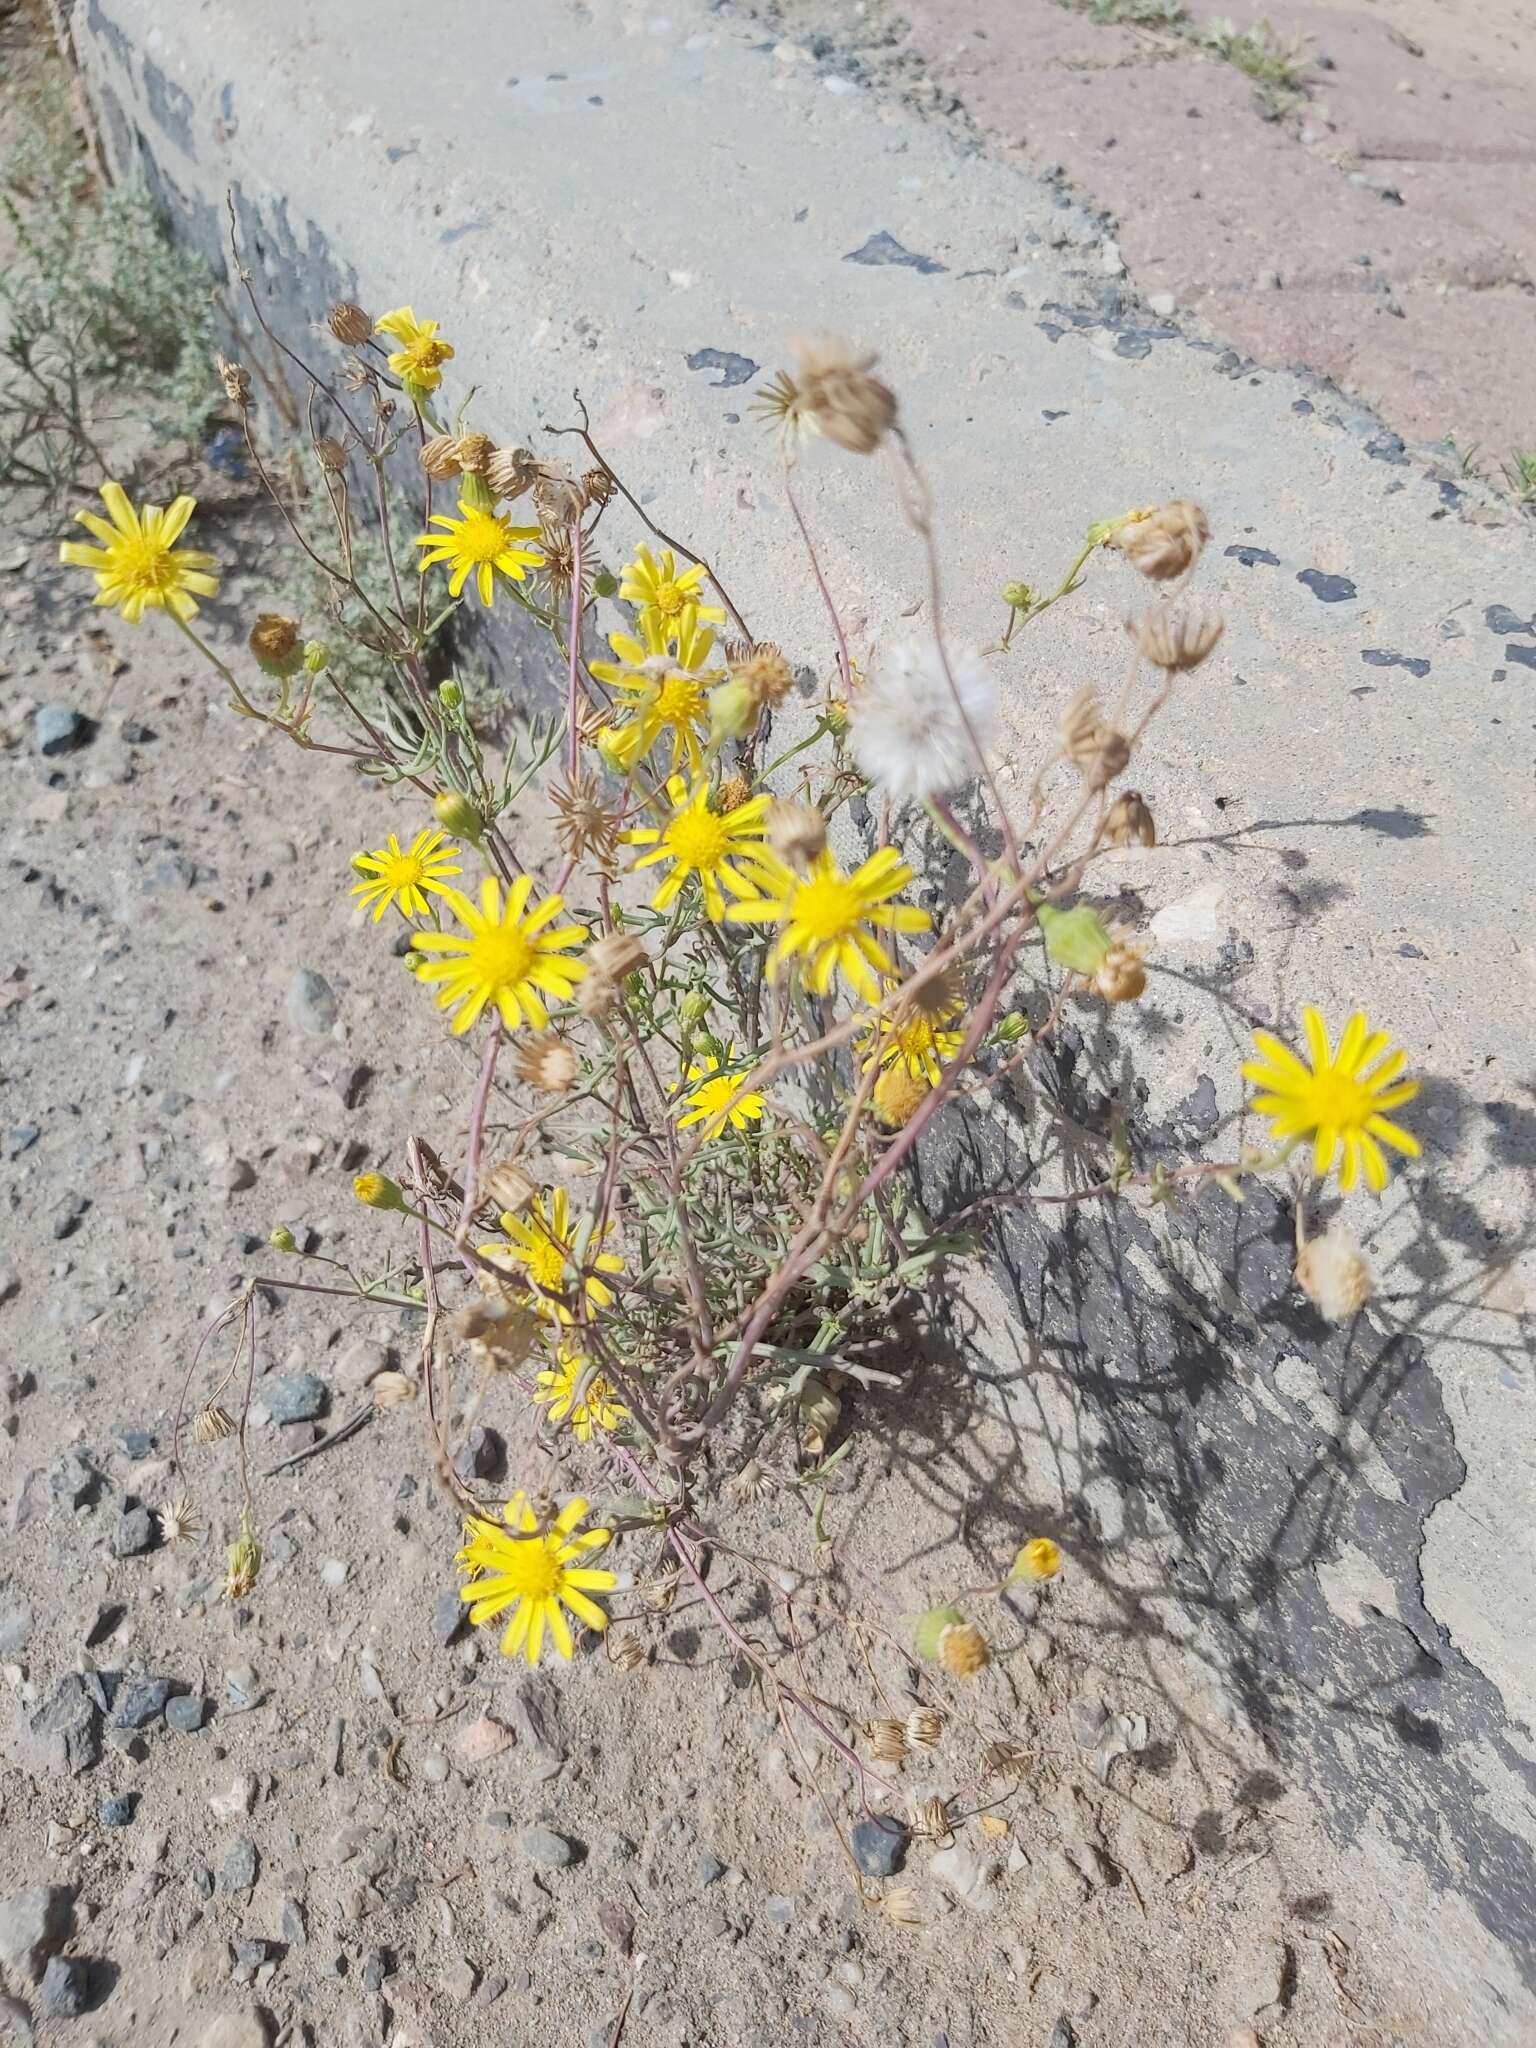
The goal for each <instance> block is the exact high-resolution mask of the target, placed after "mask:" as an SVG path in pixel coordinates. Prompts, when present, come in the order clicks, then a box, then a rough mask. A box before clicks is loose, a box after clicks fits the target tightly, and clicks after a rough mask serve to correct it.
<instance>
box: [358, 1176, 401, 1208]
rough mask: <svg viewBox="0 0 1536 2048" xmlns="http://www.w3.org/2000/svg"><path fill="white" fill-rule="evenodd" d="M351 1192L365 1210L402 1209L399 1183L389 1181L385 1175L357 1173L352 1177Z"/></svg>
mask: <svg viewBox="0 0 1536 2048" xmlns="http://www.w3.org/2000/svg"><path fill="white" fill-rule="evenodd" d="M352 1192H353V1194H354V1195H356V1197H357V1199H358V1200H359V1201H360V1202H361V1203H362V1204H363V1207H364V1208H365V1209H403V1208H404V1207H405V1196H404V1195H403V1194H402V1193H401V1192H400V1183H399V1182H398V1181H393V1180H391V1179H390V1177H389V1175H388V1174H387V1173H357V1174H354V1175H353V1176H352Z"/></svg>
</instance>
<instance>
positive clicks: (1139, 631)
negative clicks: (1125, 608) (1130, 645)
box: [1128, 605, 1227, 675]
mask: <svg viewBox="0 0 1536 2048" xmlns="http://www.w3.org/2000/svg"><path fill="white" fill-rule="evenodd" d="M1226 628H1227V622H1226V620H1225V619H1224V618H1222V616H1221V614H1220V613H1219V612H1174V611H1170V610H1169V609H1168V607H1167V606H1166V605H1155V606H1154V607H1153V609H1152V610H1151V611H1149V612H1148V613H1147V615H1146V617H1145V618H1144V619H1141V620H1138V621H1132V622H1130V623H1129V628H1128V630H1129V631H1130V633H1131V636H1132V638H1133V639H1134V640H1135V642H1136V645H1137V647H1138V648H1139V649H1140V651H1141V653H1142V654H1143V655H1144V656H1145V657H1146V659H1147V660H1148V661H1150V662H1151V664H1152V666H1153V667H1154V668H1160V669H1163V670H1165V671H1166V672H1167V673H1168V674H1170V675H1171V674H1173V673H1174V672H1175V671H1176V670H1181V669H1191V668H1198V667H1199V666H1200V664H1201V662H1202V661H1204V660H1205V658H1206V656H1207V655H1208V654H1210V653H1211V652H1212V651H1213V650H1214V648H1215V646H1216V643H1217V641H1218V640H1220V638H1221V636H1222V634H1223V633H1224V632H1225V631H1226Z"/></svg>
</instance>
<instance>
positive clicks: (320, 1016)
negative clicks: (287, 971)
mask: <svg viewBox="0 0 1536 2048" xmlns="http://www.w3.org/2000/svg"><path fill="white" fill-rule="evenodd" d="M288 1015H289V1018H290V1019H291V1021H292V1022H293V1023H294V1024H296V1025H297V1026H298V1028H299V1030H300V1031H308V1032H310V1033H311V1034H312V1035H313V1036H314V1037H316V1038H327V1037H329V1035H330V1033H331V1031H332V1029H333V1028H334V1026H335V1023H336V1017H337V1003H336V991H335V990H334V989H333V988H332V987H331V984H330V983H329V982H328V981H327V980H326V978H325V976H324V975H323V974H317V973H316V972H315V970H314V969H313V968H312V967H299V968H296V969H295V970H294V975H293V979H292V981H290V982H289V984H288Z"/></svg>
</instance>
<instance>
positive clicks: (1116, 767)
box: [1059, 683, 1131, 789]
mask: <svg viewBox="0 0 1536 2048" xmlns="http://www.w3.org/2000/svg"><path fill="white" fill-rule="evenodd" d="M1059 730H1060V733H1061V744H1062V748H1063V750H1064V752H1065V753H1066V755H1067V757H1068V759H1069V760H1071V761H1072V762H1073V763H1074V765H1075V766H1076V767H1077V768H1078V769H1080V770H1081V772H1082V776H1083V780H1084V781H1085V782H1086V783H1087V784H1088V787H1089V788H1090V789H1105V788H1107V787H1108V785H1109V784H1110V783H1111V782H1113V781H1114V779H1115V777H1116V776H1117V775H1123V774H1124V773H1125V771H1126V769H1127V768H1128V767H1129V766H1130V761H1131V743H1130V741H1129V740H1128V739H1127V738H1126V736H1125V734H1124V733H1123V732H1119V731H1117V730H1116V728H1115V727H1114V726H1112V725H1110V724H1109V723H1108V722H1107V720H1106V719H1105V718H1104V715H1103V712H1102V710H1101V708H1100V705H1099V694H1098V692H1097V690H1095V689H1094V687H1093V685H1092V684H1091V683H1085V684H1084V685H1083V687H1082V689H1080V690H1079V691H1078V693H1077V695H1076V696H1075V697H1074V698H1073V699H1072V701H1071V703H1070V704H1068V706H1067V708H1066V710H1065V711H1064V712H1063V713H1062V716H1061V725H1060V728H1059Z"/></svg>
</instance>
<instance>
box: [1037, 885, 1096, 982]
mask: <svg viewBox="0 0 1536 2048" xmlns="http://www.w3.org/2000/svg"><path fill="white" fill-rule="evenodd" d="M1035 915H1036V917H1037V918H1039V920H1040V929H1041V931H1042V932H1043V933H1044V935H1045V950H1046V952H1047V953H1049V955H1050V956H1051V958H1052V959H1053V960H1054V961H1055V962H1056V965H1057V966H1058V967H1066V968H1070V969H1071V971H1072V973H1074V974H1093V973H1094V972H1095V971H1096V970H1097V968H1098V965H1099V962H1100V961H1101V960H1102V959H1103V958H1104V955H1105V954H1106V953H1107V952H1108V951H1109V949H1110V947H1111V946H1112V945H1113V944H1114V940H1113V939H1112V938H1111V937H1110V935H1109V932H1108V931H1107V930H1106V928H1105V924H1104V920H1103V918H1102V917H1100V915H1099V913H1098V912H1097V911H1096V910H1090V909H1089V907H1088V905H1087V904H1086V903H1079V904H1078V905H1077V907H1076V908H1075V909H1073V910H1058V909H1057V908H1056V906H1055V904H1054V903H1042V904H1040V905H1039V906H1038V907H1037V908H1036V911H1035Z"/></svg>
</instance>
